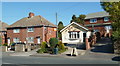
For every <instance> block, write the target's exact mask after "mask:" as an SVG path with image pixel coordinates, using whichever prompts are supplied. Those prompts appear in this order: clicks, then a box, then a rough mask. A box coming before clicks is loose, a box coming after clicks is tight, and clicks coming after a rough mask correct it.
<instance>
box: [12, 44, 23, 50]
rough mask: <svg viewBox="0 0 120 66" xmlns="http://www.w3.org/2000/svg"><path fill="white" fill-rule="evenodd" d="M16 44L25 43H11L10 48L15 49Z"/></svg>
mask: <svg viewBox="0 0 120 66" xmlns="http://www.w3.org/2000/svg"><path fill="white" fill-rule="evenodd" d="M17 44H23V45H25V43H12V45H11V49H10V50H13V51H14V50H15V45H17Z"/></svg>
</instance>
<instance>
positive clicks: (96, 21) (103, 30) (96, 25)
mask: <svg viewBox="0 0 120 66" xmlns="http://www.w3.org/2000/svg"><path fill="white" fill-rule="evenodd" d="M109 16H110V15H109V14H108V13H107V12H104V11H103V12H96V13H90V14H88V15H86V18H85V26H86V27H88V28H89V29H91V30H94V31H95V32H96V33H99V35H100V37H101V36H103V37H106V36H109V37H110V36H111V34H112V30H111V29H112V27H111V21H110V20H109Z"/></svg>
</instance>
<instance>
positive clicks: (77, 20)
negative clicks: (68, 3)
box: [71, 14, 86, 25]
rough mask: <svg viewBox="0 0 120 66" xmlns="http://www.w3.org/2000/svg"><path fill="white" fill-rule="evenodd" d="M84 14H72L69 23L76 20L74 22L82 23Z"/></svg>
mask: <svg viewBox="0 0 120 66" xmlns="http://www.w3.org/2000/svg"><path fill="white" fill-rule="evenodd" d="M85 17H86V16H85V15H83V14H81V15H79V17H76V16H75V15H73V16H72V20H71V23H72V22H76V23H80V24H83V25H84V19H85Z"/></svg>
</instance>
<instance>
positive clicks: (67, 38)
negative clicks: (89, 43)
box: [60, 22, 91, 44]
mask: <svg viewBox="0 0 120 66" xmlns="http://www.w3.org/2000/svg"><path fill="white" fill-rule="evenodd" d="M60 32H61V34H62V42H63V43H67V44H81V43H83V42H85V40H86V38H89V37H90V36H91V31H90V30H89V29H88V28H87V27H85V26H83V25H81V24H78V23H76V22H72V23H71V24H69V25H67V26H66V27H65V28H63V29H62V30H61V31H60Z"/></svg>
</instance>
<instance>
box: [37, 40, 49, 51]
mask: <svg viewBox="0 0 120 66" xmlns="http://www.w3.org/2000/svg"><path fill="white" fill-rule="evenodd" d="M46 47H47V43H46V42H42V44H41V47H40V49H39V50H38V51H37V52H38V53H44V52H46V51H47V50H46Z"/></svg>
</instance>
